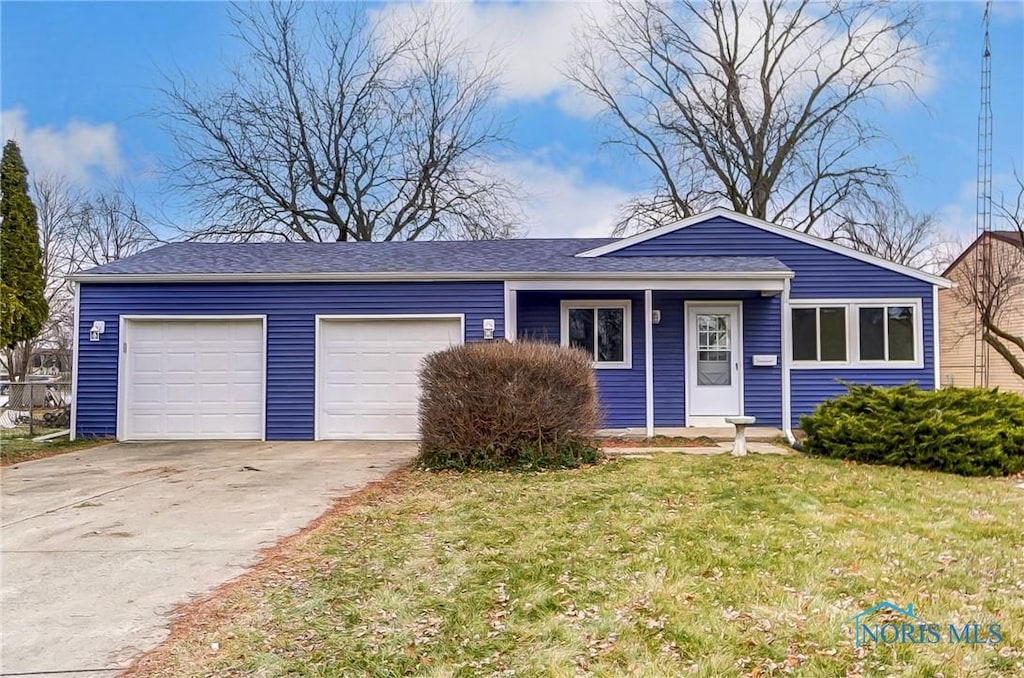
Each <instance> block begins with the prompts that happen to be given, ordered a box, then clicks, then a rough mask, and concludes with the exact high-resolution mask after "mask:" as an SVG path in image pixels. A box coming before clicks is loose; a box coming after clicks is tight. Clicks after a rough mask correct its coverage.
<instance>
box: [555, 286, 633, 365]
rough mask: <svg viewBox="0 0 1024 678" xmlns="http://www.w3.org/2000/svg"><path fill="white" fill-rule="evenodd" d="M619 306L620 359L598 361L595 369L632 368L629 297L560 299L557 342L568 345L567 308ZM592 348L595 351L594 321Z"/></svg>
mask: <svg viewBox="0 0 1024 678" xmlns="http://www.w3.org/2000/svg"><path fill="white" fill-rule="evenodd" d="M572 308H593V309H598V308H621V309H622V361H621V362H614V363H609V362H605V363H599V362H597V361H596V360H595V361H594V363H593V365H594V369H595V370H630V369H633V302H632V300H630V299H562V301H561V303H560V304H559V307H558V325H559V343H560V344H561V345H562V346H568V345H569V309H572ZM594 350H595V352H596V351H597V322H596V321H595V323H594Z"/></svg>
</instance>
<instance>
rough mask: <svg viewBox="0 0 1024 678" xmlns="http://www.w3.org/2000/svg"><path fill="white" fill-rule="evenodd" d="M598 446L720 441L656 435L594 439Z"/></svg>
mask: <svg viewBox="0 0 1024 678" xmlns="http://www.w3.org/2000/svg"><path fill="white" fill-rule="evenodd" d="M594 444H595V445H597V446H598V447H604V448H619V447H717V446H718V442H717V441H715V440H714V439H713V438H709V437H707V436H697V437H696V438H684V437H682V436H654V437H653V438H600V439H598V440H596V441H594Z"/></svg>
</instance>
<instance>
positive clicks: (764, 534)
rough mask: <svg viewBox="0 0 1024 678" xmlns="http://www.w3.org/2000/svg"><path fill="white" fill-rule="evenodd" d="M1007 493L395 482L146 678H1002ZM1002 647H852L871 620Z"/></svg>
mask: <svg viewBox="0 0 1024 678" xmlns="http://www.w3.org/2000/svg"><path fill="white" fill-rule="evenodd" d="M1022 512H1024V490H1020V489H1018V488H1016V487H1015V485H1014V483H1013V482H1009V481H1006V480H997V479H968V478H961V477H957V476H950V475H942V474H935V473H926V472H914V471H905V470H901V469H890V468H881V467H870V466H859V465H854V464H848V463H843V462H837V461H831V460H822V459H810V458H806V457H802V456H799V455H792V456H789V457H770V458H769V457H747V458H740V459H734V458H730V457H713V458H708V457H685V456H675V455H656V456H654V458H653V459H650V460H631V461H625V460H623V461H614V462H608V463H604V464H601V465H599V466H596V467H591V468H585V469H579V470H575V471H559V472H551V473H540V474H522V473H488V474H483V473H481V474H467V475H454V474H438V473H427V472H420V471H409V472H403V473H401V474H399V475H397V476H395V477H393V478H392V479H391V481H390V482H389V483H388V484H385V485H383V486H378V487H376V488H372V489H371V490H369V491H367V492H366V493H364V494H363V495H361V496H359V497H357V498H355V499H352V500H349V501H347V502H346V503H345V504H343V505H340V506H339V507H338V509H336V510H335V511H334V512H332V513H331V514H329V515H328V516H326V517H325V518H324V519H322V520H321V521H320V522H319V523H318V524H317V525H316V526H314V527H313V528H312V529H311V530H309V531H308V532H306V533H304V534H303V535H302V536H301V537H300V538H297V539H296V540H293V541H292V542H290V543H288V544H286V545H285V546H284V547H283V548H281V549H280V550H279V551H278V552H277V553H276V554H274V555H273V556H272V557H271V558H270V559H268V560H267V561H266V562H265V563H264V565H263V566H262V567H261V568H259V569H258V570H257V571H256V572H255V573H254V574H253V575H250V576H248V577H245V578H243V579H242V580H240V581H239V582H237V583H235V584H234V585H232V586H230V587H227V588H226V589H224V590H223V591H221V592H220V595H219V596H217V597H216V598H215V599H214V600H212V601H208V602H207V603H205V604H203V605H201V606H199V607H197V608H190V609H189V610H188V615H187V617H186V619H185V622H184V623H183V624H182V625H181V626H179V627H178V628H177V629H176V630H175V633H174V636H173V639H172V642H171V643H170V644H169V645H167V646H165V647H164V648H161V649H160V650H159V651H158V652H156V653H153V654H151V655H150V656H149V657H148V658H147V659H146V660H145V661H144V662H143V664H141V665H140V670H139V673H141V674H145V675H160V676H179V675H195V676H199V675H237V676H243V675H245V676H249V675H255V676H277V675H315V676H353V675H376V676H393V675H403V674H416V675H426V676H450V675H465V676H472V675H555V676H561V675H566V676H572V675H581V674H583V675H601V676H613V675H615V676H617V675H638V676H639V675H643V676H647V675H658V676H661V675H693V676H709V677H711V676H769V675H794V676H822V677H825V676H876V675H878V676H882V675H884V676H888V675H896V676H946V677H949V676H1016V675H1022V673H1024V645H1022V642H1024V534H1022V530H1021V528H1020V515H1021V514H1022ZM885 599H887V600H891V601H894V602H896V603H899V604H906V603H913V604H914V605H915V608H916V610H917V611H918V613H919V614H921V615H922V617H924V618H926V620H927V621H935V622H940V623H946V622H959V623H966V622H968V621H971V620H976V621H979V622H986V623H987V622H989V621H997V622H999V623H1001V624H1002V629H1003V635H1004V637H1005V641H1004V642H1003V643H1002V644H1001V645H997V646H972V647H968V646H950V645H933V646H903V645H898V646H877V647H866V648H859V649H857V648H854V646H853V640H852V629H851V628H850V626H849V625H848V624H847V623H846V620H847V619H848V618H849V617H850V616H852V615H853V614H855V613H857V612H859V611H860V610H862V609H864V608H866V607H868V606H870V605H873V604H874V603H877V602H879V601H881V600H885Z"/></svg>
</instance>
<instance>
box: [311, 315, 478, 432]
mask: <svg viewBox="0 0 1024 678" xmlns="http://www.w3.org/2000/svg"><path fill="white" fill-rule="evenodd" d="M462 335H463V329H462V318H461V317H451V316H445V317H436V316H435V317H409V318H386V319H384V318H381V319H376V318H365V317H363V318H349V319H338V318H323V319H321V320H320V339H319V346H318V351H317V407H318V417H317V428H318V430H317V437H318V438H320V439H335V440H338V439H353V440H359V439H363V440H365V439H377V440H410V439H413V438H415V437H416V436H417V424H418V417H417V409H418V406H419V391H420V389H419V372H420V367H421V361H422V360H423V357H424V356H426V355H427V354H428V353H433V352H434V351H439V350H442V349H445V348H448V347H449V346H453V345H456V344H461V343H462V338H463V337H462Z"/></svg>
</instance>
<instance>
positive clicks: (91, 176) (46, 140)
mask: <svg viewBox="0 0 1024 678" xmlns="http://www.w3.org/2000/svg"><path fill="white" fill-rule="evenodd" d="M0 131H2V134H3V138H4V139H5V140H6V139H14V140H15V141H17V142H18V145H19V146H20V147H21V153H22V156H23V157H24V159H25V164H26V165H27V166H28V170H29V172H30V173H31V174H34V175H63V176H65V177H67V179H68V181H70V182H72V183H73V184H78V185H86V184H89V183H90V182H92V181H93V180H96V179H101V178H109V177H111V176H114V175H116V174H118V173H119V172H120V171H121V170H122V169H123V168H124V165H125V162H124V158H123V157H122V155H121V149H120V145H119V138H118V132H117V127H116V126H115V125H114V124H112V123H102V124H98V125H94V124H91V123H87V122H82V121H79V120H71V121H69V122H68V123H66V124H65V125H63V126H61V127H52V126H41V127H31V126H30V125H29V124H28V121H27V119H26V114H25V111H24V110H22V109H19V108H15V109H11V110H6V111H3V112H2V113H0Z"/></svg>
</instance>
